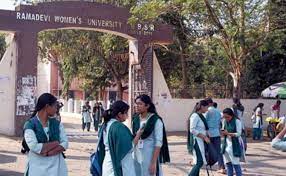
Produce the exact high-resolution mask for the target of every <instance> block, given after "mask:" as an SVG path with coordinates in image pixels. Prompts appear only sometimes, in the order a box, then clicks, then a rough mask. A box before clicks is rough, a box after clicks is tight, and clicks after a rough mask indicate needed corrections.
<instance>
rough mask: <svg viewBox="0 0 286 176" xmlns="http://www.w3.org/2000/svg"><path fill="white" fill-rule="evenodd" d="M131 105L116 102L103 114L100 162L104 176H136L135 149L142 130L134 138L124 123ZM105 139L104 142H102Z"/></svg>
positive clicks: (100, 132)
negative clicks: (133, 154)
mask: <svg viewBox="0 0 286 176" xmlns="http://www.w3.org/2000/svg"><path fill="white" fill-rule="evenodd" d="M128 109H129V105H127V104H126V103H125V102H123V101H116V102H115V103H114V104H113V105H112V109H109V110H107V111H105V112H104V113H103V119H104V122H103V125H102V127H101V129H100V131H99V134H100V135H99V137H100V140H99V141H100V142H99V144H98V145H99V151H100V154H99V161H100V163H99V164H100V166H101V167H102V176H135V175H136V173H135V168H134V160H133V158H132V152H133V147H134V146H136V145H137V143H138V140H139V137H140V136H141V134H142V130H139V132H138V133H137V134H136V136H135V137H134V138H133V135H132V134H131V131H130V130H129V129H128V128H127V126H125V125H124V124H123V123H122V122H124V121H125V120H126V119H127V118H128V116H127V114H128ZM102 139H103V140H102Z"/></svg>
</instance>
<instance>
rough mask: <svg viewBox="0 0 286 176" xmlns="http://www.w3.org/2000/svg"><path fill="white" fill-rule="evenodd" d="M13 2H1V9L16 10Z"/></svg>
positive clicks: (2, 0)
mask: <svg viewBox="0 0 286 176" xmlns="http://www.w3.org/2000/svg"><path fill="white" fill-rule="evenodd" d="M13 4H14V2H13V0H0V9H4V10H15V7H14V5H13Z"/></svg>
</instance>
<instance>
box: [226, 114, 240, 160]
mask: <svg viewBox="0 0 286 176" xmlns="http://www.w3.org/2000/svg"><path fill="white" fill-rule="evenodd" d="M224 130H227V131H228V132H229V133H236V132H237V131H236V118H234V117H233V118H232V119H231V120H230V122H227V121H225V122H224ZM226 138H227V137H226V136H225V137H224V140H223V143H222V154H224V153H225V148H226ZM231 142H232V150H233V155H234V156H235V157H241V148H240V144H239V140H238V137H231Z"/></svg>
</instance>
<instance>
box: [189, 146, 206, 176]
mask: <svg viewBox="0 0 286 176" xmlns="http://www.w3.org/2000/svg"><path fill="white" fill-rule="evenodd" d="M194 150H195V151H196V155H197V163H196V164H195V165H194V166H193V168H192V170H191V172H190V173H189V176H200V170H201V168H202V167H203V165H204V160H203V157H202V154H201V151H200V148H199V145H198V143H197V142H195V145H194Z"/></svg>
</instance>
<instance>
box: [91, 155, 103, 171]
mask: <svg viewBox="0 0 286 176" xmlns="http://www.w3.org/2000/svg"><path fill="white" fill-rule="evenodd" d="M90 162H91V165H90V173H91V175H92V176H101V175H102V170H101V166H100V164H99V154H98V151H96V152H94V153H93V154H92V155H91V156H90Z"/></svg>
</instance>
